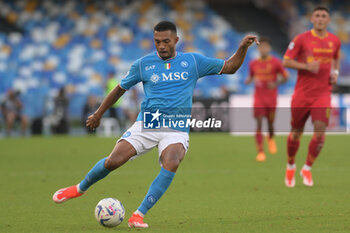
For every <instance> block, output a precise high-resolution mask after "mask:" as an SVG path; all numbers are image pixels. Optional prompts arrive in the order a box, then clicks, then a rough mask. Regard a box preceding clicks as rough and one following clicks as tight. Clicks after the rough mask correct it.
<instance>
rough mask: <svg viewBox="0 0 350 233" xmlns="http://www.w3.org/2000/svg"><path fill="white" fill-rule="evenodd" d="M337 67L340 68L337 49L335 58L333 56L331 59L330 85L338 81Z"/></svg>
mask: <svg viewBox="0 0 350 233" xmlns="http://www.w3.org/2000/svg"><path fill="white" fill-rule="evenodd" d="M339 69H340V50H339V51H338V54H337V56H336V58H334V59H333V61H332V68H331V81H330V82H331V84H332V85H334V84H336V83H337V81H338V77H339Z"/></svg>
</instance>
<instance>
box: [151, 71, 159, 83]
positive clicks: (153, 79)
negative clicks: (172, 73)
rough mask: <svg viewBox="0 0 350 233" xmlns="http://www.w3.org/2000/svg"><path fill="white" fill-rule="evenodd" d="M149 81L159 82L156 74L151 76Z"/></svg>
mask: <svg viewBox="0 0 350 233" xmlns="http://www.w3.org/2000/svg"><path fill="white" fill-rule="evenodd" d="M151 81H152V82H154V83H157V82H158V81H159V76H158V75H157V74H154V73H153V74H152V76H151Z"/></svg>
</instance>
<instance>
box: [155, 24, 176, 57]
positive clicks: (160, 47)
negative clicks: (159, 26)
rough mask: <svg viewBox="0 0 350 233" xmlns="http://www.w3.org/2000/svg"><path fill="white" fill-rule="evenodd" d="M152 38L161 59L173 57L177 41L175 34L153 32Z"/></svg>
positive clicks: (170, 32)
mask: <svg viewBox="0 0 350 233" xmlns="http://www.w3.org/2000/svg"><path fill="white" fill-rule="evenodd" d="M153 37H154V44H155V45H156V49H157V52H158V54H159V56H160V57H161V58H162V59H168V58H171V57H173V56H175V50H176V49H175V47H176V43H177V42H178V41H179V37H178V36H177V35H176V33H174V32H172V31H170V30H168V31H163V32H158V31H154V34H153Z"/></svg>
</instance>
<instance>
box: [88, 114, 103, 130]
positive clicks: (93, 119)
mask: <svg viewBox="0 0 350 233" xmlns="http://www.w3.org/2000/svg"><path fill="white" fill-rule="evenodd" d="M100 120H101V116H99V115H98V114H96V113H94V114H92V115H90V116H89V117H88V119H87V120H86V126H87V127H89V128H90V129H96V128H97V127H98V126H99V125H100Z"/></svg>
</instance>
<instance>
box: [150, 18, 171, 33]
mask: <svg viewBox="0 0 350 233" xmlns="http://www.w3.org/2000/svg"><path fill="white" fill-rule="evenodd" d="M168 30H170V31H172V32H175V33H176V26H175V24H174V23H172V22H170V21H161V22H159V23H157V25H156V26H154V31H157V32H164V31H168Z"/></svg>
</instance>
